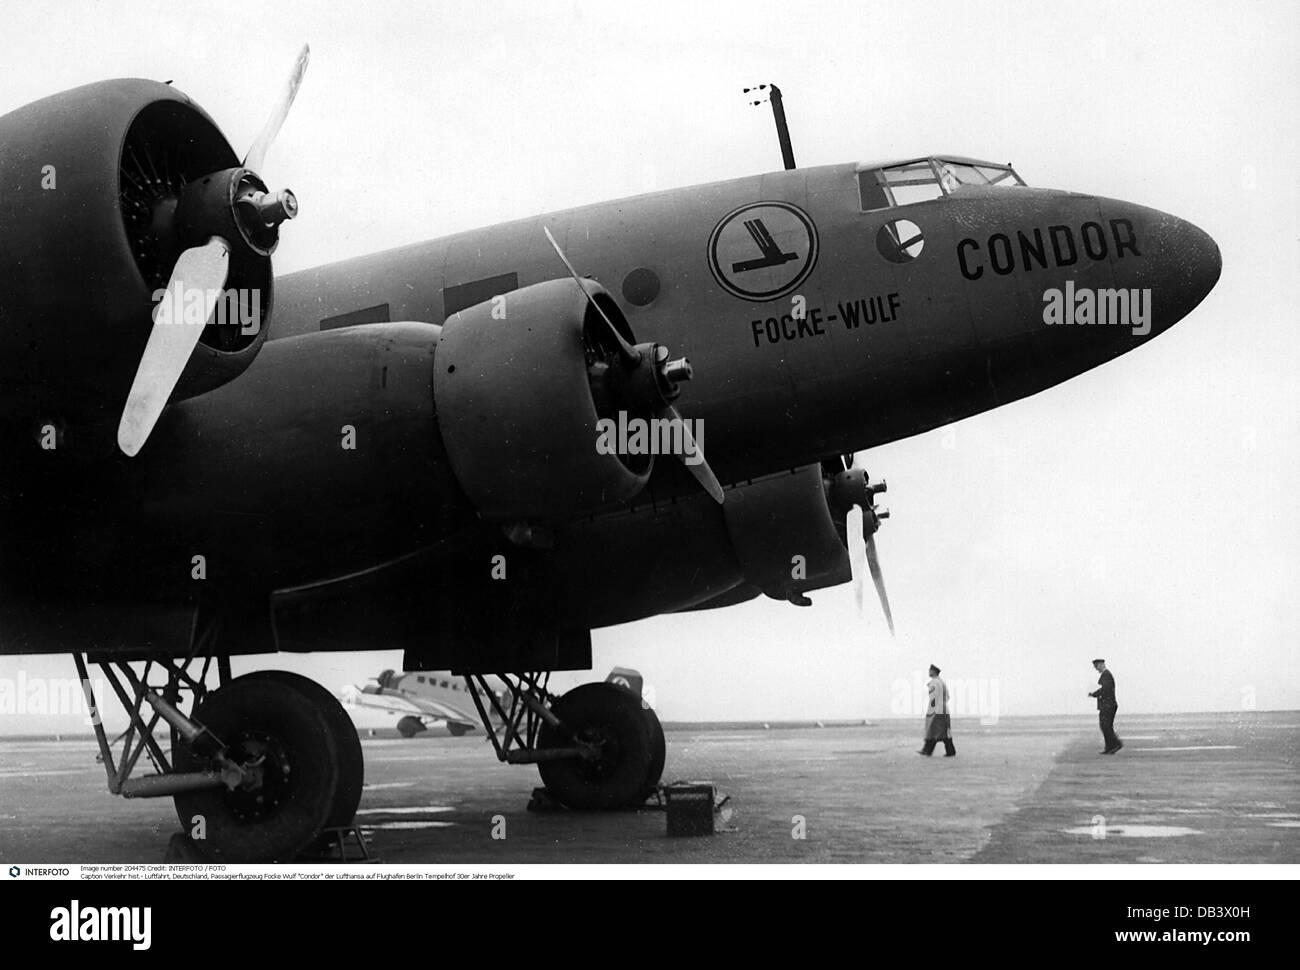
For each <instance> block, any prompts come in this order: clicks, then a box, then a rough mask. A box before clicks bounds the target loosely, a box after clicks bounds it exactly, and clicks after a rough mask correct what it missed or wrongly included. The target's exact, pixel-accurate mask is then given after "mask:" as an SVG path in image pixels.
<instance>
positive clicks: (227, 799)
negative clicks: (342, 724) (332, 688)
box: [174, 671, 355, 862]
mask: <svg viewBox="0 0 1300 970" xmlns="http://www.w3.org/2000/svg"><path fill="white" fill-rule="evenodd" d="M279 673H280V674H281V675H280V676H271V675H269V673H268V672H264V671H259V672H257V673H252V674H247V675H245V676H243V677H237V678H235V679H234V680H232V681H230V683H228V684H226V685H225V686H224V687H221V688H219V689H217V690H215V691H213V692H212V693H210V694H209V695H208V696H207V697H206V698H205V699H204V701H203V703H201V704H200V705H199V706H198V708H197V709H196V710H195V711H194V715H193V716H194V720H196V721H198V722H199V723H201V724H202V725H204V726H205V727H207V728H208V729H209V730H210V731H212V732H213V733H214V734H215V735H216V736H217V737H218V738H220V739H221V741H222V742H223V743H224V744H226V745H228V746H229V751H230V754H231V756H232V757H233V758H234V759H235V760H237V761H249V760H252V759H254V758H257V757H261V758H262V759H263V761H262V764H263V782H262V784H261V786H260V787H259V788H257V789H256V790H248V791H245V790H242V789H236V790H235V791H233V792H232V791H229V790H227V789H226V788H225V787H224V786H222V787H219V788H204V789H201V790H198V791H190V792H183V793H181V794H178V795H176V796H175V797H174V802H175V806H176V814H177V817H178V818H179V819H180V823H181V828H182V830H183V831H184V832H185V833H186V834H187V835H188V834H190V833H191V832H192V831H193V828H194V826H195V823H194V818H195V816H202V818H203V828H204V839H203V840H202V841H200V842H199V845H200V847H201V849H202V851H203V852H204V854H206V855H208V856H210V857H211V858H212V859H214V860H216V861H219V862H287V861H291V860H293V859H295V858H297V856H298V855H300V854H301V853H302V852H303V850H304V849H306V848H307V847H308V846H309V845H311V844H312V842H313V841H314V840H315V839H316V837H317V835H318V834H319V833H320V831H321V830H322V829H323V828H324V827H325V826H326V824H327V823H328V822H329V820H330V815H331V812H332V811H333V810H334V808H335V804H336V801H338V800H339V798H340V793H339V789H340V780H341V778H340V776H341V771H340V766H341V764H342V763H343V761H344V760H345V754H344V753H343V752H340V750H339V744H338V740H337V734H338V732H337V722H336V721H335V720H334V718H333V717H332V711H331V710H330V708H329V706H328V705H326V704H323V703H322V702H321V697H320V694H319V693H318V692H317V691H316V690H312V689H310V688H309V687H308V686H306V685H305V684H304V683H303V681H305V680H306V678H299V677H297V676H296V675H289V674H283V672H279ZM310 683H311V682H310V681H307V684H310ZM312 686H318V685H312ZM321 690H323V688H321ZM326 693H328V692H326ZM331 700H332V698H331ZM334 703H335V704H337V703H338V702H337V701H334ZM344 716H345V717H346V716H347V715H346V712H345V713H344ZM354 733H355V732H354ZM174 761H175V765H174V767H175V769H176V771H178V772H188V771H206V770H209V769H212V768H214V767H215V765H214V763H213V762H212V761H211V759H208V758H205V757H201V756H200V755H198V754H196V753H195V752H194V751H193V750H191V749H190V747H189V746H188V745H186V744H182V745H180V746H179V747H178V748H177V749H176V752H175V759H174ZM345 785H346V783H345Z"/></svg>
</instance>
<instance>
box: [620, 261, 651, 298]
mask: <svg viewBox="0 0 1300 970" xmlns="http://www.w3.org/2000/svg"><path fill="white" fill-rule="evenodd" d="M658 295H659V276H658V274H657V273H655V271H654V270H652V269H646V268H645V267H644V266H642V267H640V268H639V269H634V270H632V272H630V273H628V274H627V276H625V277H624V278H623V299H625V300H627V302H628V303H631V304H632V305H633V306H649V305H650V304H651V303H653V302H654V299H655V297H657V296H658Z"/></svg>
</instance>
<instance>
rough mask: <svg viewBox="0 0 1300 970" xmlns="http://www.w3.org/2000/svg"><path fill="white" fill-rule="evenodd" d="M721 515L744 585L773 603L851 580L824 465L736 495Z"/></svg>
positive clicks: (760, 482)
mask: <svg viewBox="0 0 1300 970" xmlns="http://www.w3.org/2000/svg"><path fill="white" fill-rule="evenodd" d="M722 511H723V514H724V516H725V517H726V521H727V532H728V534H729V535H730V536H731V545H732V548H733V549H734V550H735V552H736V558H737V559H739V560H740V566H741V570H742V571H743V573H744V576H745V583H746V584H748V585H750V586H754V587H757V588H758V589H761V590H762V591H763V592H764V593H766V594H767V595H768V596H770V597H772V598H773V599H782V600H784V599H794V598H797V597H799V596H800V595H801V594H802V593H805V592H807V591H808V590H813V589H823V588H825V587H827V586H836V585H838V584H840V583H846V582H848V581H849V580H850V579H852V578H853V573H852V569H851V568H850V565H849V555H848V549H847V547H846V546H845V537H844V535H843V533H842V529H843V518H842V517H841V518H840V521H839V523H838V524H837V522H836V516H835V515H834V513H833V512H832V510H831V507H830V504H829V503H828V501H827V489H826V482H825V480H824V479H823V477H822V468H821V466H820V465H805V466H803V467H802V468H797V469H795V470H793V471H791V472H789V473H788V474H783V475H776V476H773V477H771V478H764V479H759V480H757V481H754V482H750V483H749V484H748V485H745V486H743V487H741V488H736V489H733V490H731V491H729V492H728V493H727V504H726V505H725V506H723V510H722Z"/></svg>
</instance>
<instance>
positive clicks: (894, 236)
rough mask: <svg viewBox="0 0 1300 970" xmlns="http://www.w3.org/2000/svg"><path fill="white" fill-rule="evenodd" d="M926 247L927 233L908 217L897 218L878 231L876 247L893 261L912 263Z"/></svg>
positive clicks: (886, 257)
mask: <svg viewBox="0 0 1300 970" xmlns="http://www.w3.org/2000/svg"><path fill="white" fill-rule="evenodd" d="M924 248H925V234H924V233H922V232H921V228H920V227H919V226H918V225H917V224H916V223H915V222H912V221H910V220H908V219H895V220H893V221H892V222H887V223H885V224H884V225H883V226H881V227H880V231H879V232H878V233H876V249H878V250H879V251H880V255H881V256H884V257H885V259H887V260H889V261H890V262H891V263H910V262H911V261H912V260H914V259H916V257H918V256H920V255H921V250H923V249H924Z"/></svg>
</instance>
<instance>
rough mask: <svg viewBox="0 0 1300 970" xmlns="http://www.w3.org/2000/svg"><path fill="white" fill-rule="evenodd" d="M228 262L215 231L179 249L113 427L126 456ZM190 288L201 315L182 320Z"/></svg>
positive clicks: (138, 442)
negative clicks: (196, 296) (198, 299)
mask: <svg viewBox="0 0 1300 970" xmlns="http://www.w3.org/2000/svg"><path fill="white" fill-rule="evenodd" d="M229 265H230V247H228V246H227V245H226V241H225V240H224V239H222V238H221V237H220V236H213V237H212V238H211V239H210V240H209V241H208V244H207V245H206V246H199V247H196V248H193V249H187V250H185V252H183V253H181V254H180V257H179V258H178V259H177V260H176V268H175V269H174V270H172V278H171V280H170V281H169V282H168V284H167V295H166V296H164V297H163V299H162V300H161V301H159V303H158V305H157V306H156V307H154V312H153V329H152V330H151V331H149V342H148V343H147V344H145V348H144V356H143V357H141V358H140V366H139V368H138V369H137V370H136V372H135V380H134V381H132V382H131V392H130V393H129V394H128V395H127V396H126V407H124V408H123V409H122V420H121V422H120V423H119V424H118V426H117V445H118V447H119V448H121V449H122V451H123V453H125V454H126V455H127V456H129V457H135V455H136V454H138V453H139V451H140V449H141V447H143V446H144V443H145V441H146V440H147V439H148V438H149V433H150V432H151V431H153V426H154V425H155V424H157V423H158V417H159V415H161V414H162V411H163V408H164V407H166V406H167V399H168V398H169V397H171V393H172V391H174V390H175V389H176V382H177V381H178V380H180V376H181V371H183V370H184V369H185V364H186V362H188V361H189V359H190V354H192V353H193V352H194V347H195V345H196V344H197V343H198V342H199V337H201V336H203V328H204V327H205V326H207V322H208V318H209V317H210V316H212V310H213V307H215V306H216V304H217V298H218V297H219V296H220V295H221V291H222V289H223V288H224V287H225V284H226V269H227V267H228V266H229ZM173 286H177V287H179V288H178V289H173ZM195 291H196V292H198V293H200V294H201V295H202V304H201V309H202V311H203V314H202V317H200V318H198V319H193V320H191V319H185V317H187V316H188V314H187V313H186V312H185V311H186V307H185V302H186V301H185V300H184V299H183V297H182V294H185V293H190V292H195Z"/></svg>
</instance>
